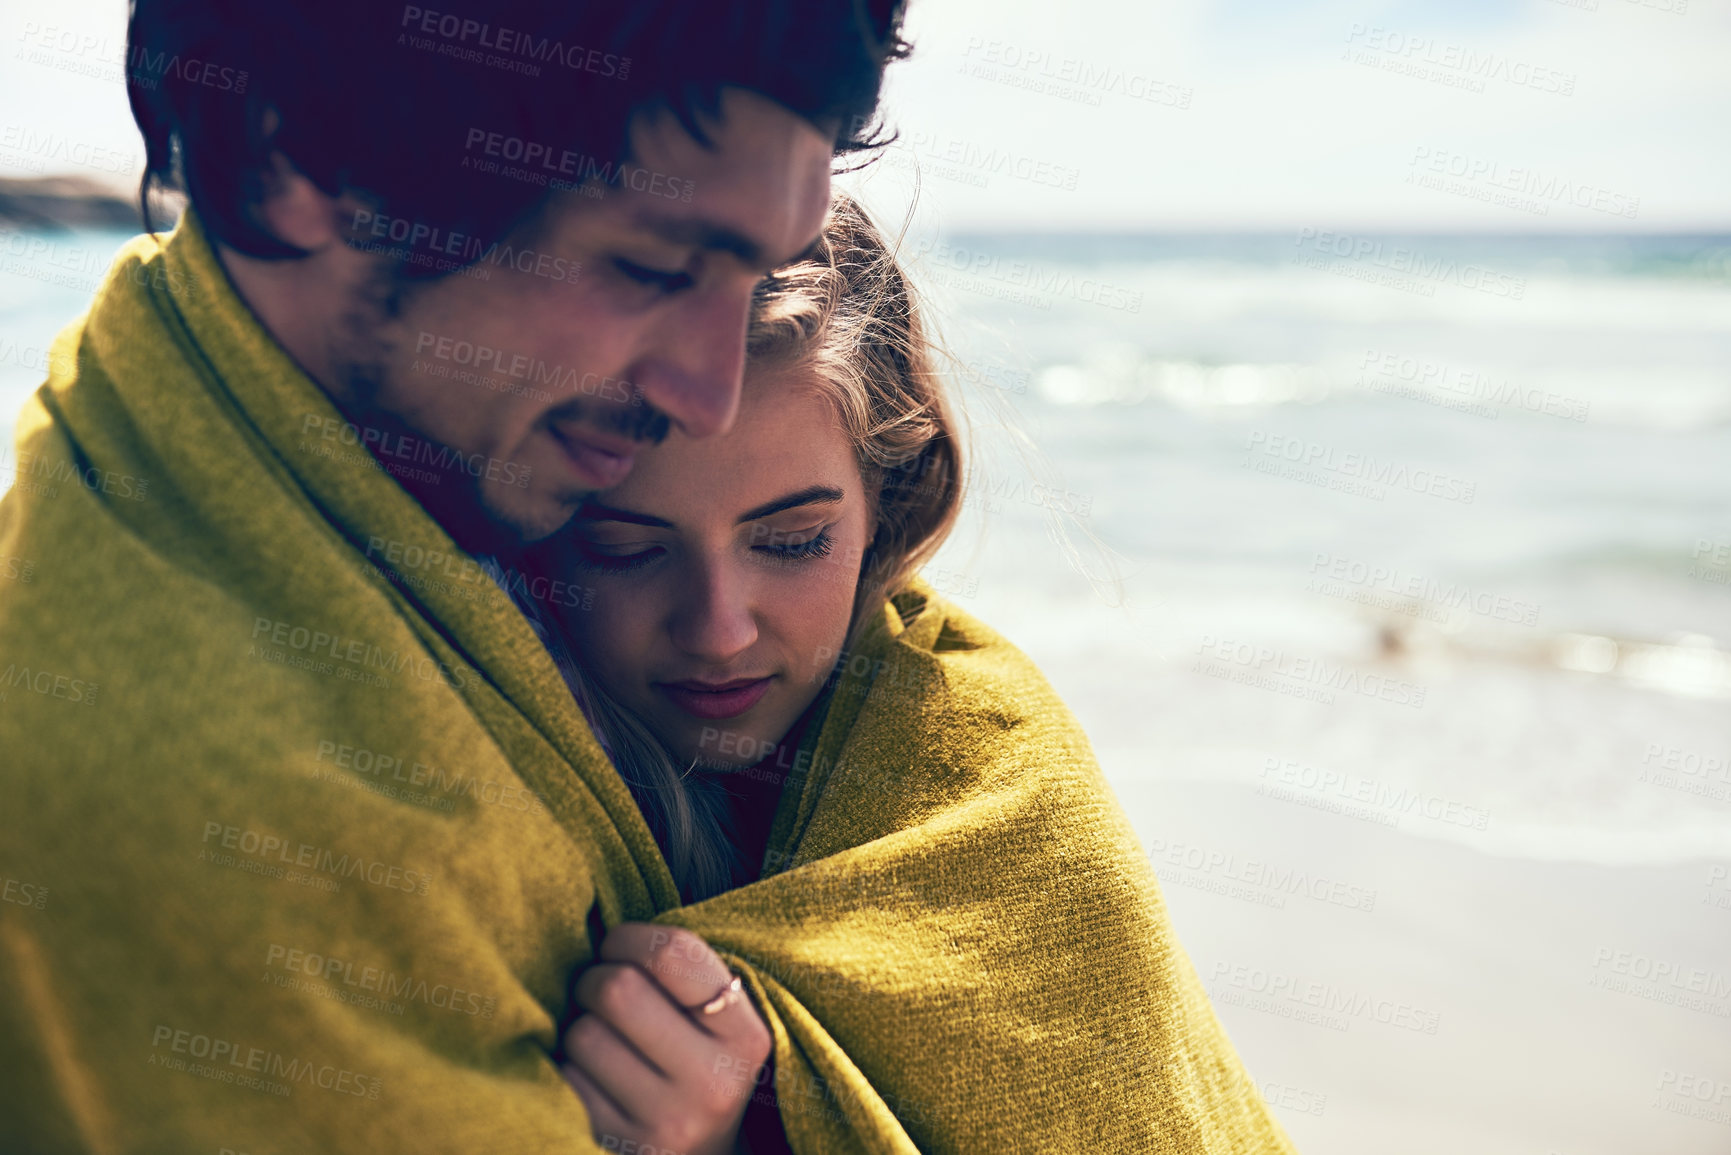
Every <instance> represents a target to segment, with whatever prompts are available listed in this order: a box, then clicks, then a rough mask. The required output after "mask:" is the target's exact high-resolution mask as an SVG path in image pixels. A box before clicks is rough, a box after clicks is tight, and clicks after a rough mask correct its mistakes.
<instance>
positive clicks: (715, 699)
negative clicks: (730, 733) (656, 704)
mask: <svg viewBox="0 0 1731 1155" xmlns="http://www.w3.org/2000/svg"><path fill="white" fill-rule="evenodd" d="M773 681H775V679H774V678H773V677H769V678H737V679H735V680H734V681H731V682H713V683H712V682H657V683H655V688H656V689H657V690H660V691H661V692H662V693H663V694H665V695H667V697H668V699H669V700H670V701H671V702H672V703H673V704H674V705H675V706H678V707H679V708H680V709H681V710H684V711H685V712H686V713H687V714H690V715H691V716H692V717H694V718H703V719H705V720H713V719H716V718H737V717H739V716H740V715H741V714H743V713H745V712H746V711H747V710H749V709H751V708H752V707H753V706H755V705H757V703H758V702H759V701H760V700H761V699H762V698H763V696H764V695H765V694H767V693H768V692H769V684H770V683H771V682H773Z"/></svg>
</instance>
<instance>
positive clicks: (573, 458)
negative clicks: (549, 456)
mask: <svg viewBox="0 0 1731 1155" xmlns="http://www.w3.org/2000/svg"><path fill="white" fill-rule="evenodd" d="M548 431H549V432H551V433H552V434H553V440H555V441H557V442H558V443H559V448H561V449H563V450H564V451H565V460H567V461H569V462H570V463H571V465H572V466H573V468H575V469H576V471H577V473H578V474H579V475H581V476H582V478H583V480H585V481H587V482H589V483H590V484H591V485H593V486H595V488H596V489H612V488H613V487H614V486H615V485H618V484H619V483H620V482H622V481H624V480H625V478H626V476H627V475H628V474H630V472H631V466H632V465H633V464H634V463H635V462H636V460H637V449H638V446H637V444H636V443H635V442H632V441H627V440H625V439H624V438H622V437H609V436H607V435H606V434H604V433H597V432H595V431H593V430H590V429H586V428H578V427H574V426H571V425H566V426H564V427H560V426H558V425H551V426H549V427H548Z"/></svg>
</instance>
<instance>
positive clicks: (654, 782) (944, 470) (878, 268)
mask: <svg viewBox="0 0 1731 1155" xmlns="http://www.w3.org/2000/svg"><path fill="white" fill-rule="evenodd" d="M746 350H747V359H748V366H747V372H748V373H758V372H763V371H769V370H776V371H802V372H803V371H809V376H810V379H811V383H812V385H813V386H814V387H815V388H816V389H818V390H819V392H821V393H822V395H823V396H825V397H827V398H828V399H829V401H830V402H831V405H832V407H833V409H834V411H835V416H836V420H837V422H838V423H839V424H840V426H841V428H842V429H843V430H844V431H845V432H846V433H847V435H848V438H849V439H850V440H851V441H852V443H853V446H854V454H855V458H856V460H857V461H858V463H859V469H860V476H861V478H862V479H863V481H864V486H865V492H866V494H867V495H868V497H869V498H870V500H871V502H872V524H873V525H874V527H875V528H874V531H873V533H872V536H871V539H870V542H869V544H868V546H867V548H866V551H865V554H864V556H863V557H862V559H861V562H860V572H859V584H858V587H857V590H856V592H855V596H854V605H853V613H852V617H851V619H850V621H849V628H848V645H849V646H850V647H851V646H852V644H853V642H854V641H855V640H856V639H857V638H858V636H859V634H860V632H861V630H862V629H863V628H865V627H866V626H867V625H868V624H869V623H870V622H871V621H872V620H873V618H874V617H875V615H876V613H877V611H878V608H879V607H880V606H882V604H883V602H884V599H885V598H886V597H888V596H890V595H892V594H894V593H896V592H898V591H899V590H900V589H901V588H902V587H903V586H904V585H905V584H906V583H907V580H908V579H909V578H910V577H911V576H912V575H913V574H914V572H915V571H916V570H918V569H919V568H920V566H922V565H924V564H925V563H926V562H927V561H928V560H929V559H930V558H931V556H932V555H933V554H934V553H936V552H937V550H938V547H939V546H941V545H942V544H943V541H944V538H945V537H946V536H948V534H949V532H950V530H951V528H952V527H953V526H954V525H955V522H956V518H957V516H958V514H959V513H960V510H961V502H962V465H963V462H962V446H961V438H960V430H959V428H958V426H957V423H956V414H955V411H954V409H953V408H952V405H951V402H950V400H949V398H948V397H947V395H946V392H945V388H944V382H943V378H942V376H941V374H940V372H939V369H938V365H939V361H940V356H941V354H940V349H939V346H938V345H937V343H936V341H935V340H934V338H933V336H932V335H931V333H930V332H929V330H928V329H927V327H926V324H925V321H924V318H923V317H922V316H921V311H920V308H919V305H918V302H917V300H916V298H915V295H914V293H913V291H912V289H911V288H910V287H909V285H908V282H907V279H906V277H905V276H904V275H903V273H902V269H901V267H900V265H899V264H898V263H897V261H896V257H895V253H894V251H893V250H892V248H891V246H890V244H889V243H888V241H886V239H885V237H884V234H883V232H882V231H881V230H880V229H879V228H878V227H877V226H876V225H875V224H874V223H873V222H872V220H871V218H870V217H869V216H868V215H867V214H866V211H865V210H864V209H863V208H862V207H861V206H860V205H859V204H858V203H857V202H856V201H854V200H853V199H852V198H851V197H849V196H847V195H846V194H845V193H838V194H837V195H836V196H835V198H834V200H833V201H832V202H831V205H830V211H829V215H828V217H827V218H826V220H825V223H824V228H823V232H822V234H821V235H820V236H819V238H818V240H817V243H816V244H815V245H814V246H813V247H812V250H811V251H810V253H809V254H808V255H807V256H806V257H804V258H803V259H801V260H799V261H796V262H794V263H793V264H791V265H789V266H787V267H786V268H783V269H780V270H778V271H777V272H776V273H775V274H774V275H772V276H770V277H768V278H767V279H765V280H764V281H763V283H762V284H760V285H759V286H758V288H757V291H756V294H755V298H754V301H753V309H752V320H751V328H750V331H749V334H748V336H747V339H746ZM580 662H581V656H580V655H579V663H580ZM578 679H579V684H578V686H577V690H578V696H579V699H580V700H581V701H582V702H583V706H584V711H585V713H586V714H587V715H588V717H589V722H590V725H591V726H592V727H593V728H594V729H595V732H596V734H597V736H598V737H599V738H600V739H601V741H602V744H603V745H604V746H606V747H607V750H608V752H609V754H610V755H611V757H612V758H613V762H614V765H615V766H616V767H618V769H619V772H620V775H621V776H622V777H623V778H624V779H625V781H626V782H627V783H628V784H629V785H630V786H631V790H632V793H633V795H634V796H635V797H636V799H637V803H638V806H639V807H640V808H641V809H642V811H643V814H644V817H645V818H646V819H648V821H649V825H650V828H651V830H653V831H654V832H655V835H656V838H657V840H658V841H659V842H660V844H661V847H662V850H663V852H664V854H665V856H666V858H667V863H668V866H669V867H670V868H671V869H672V871H673V877H674V880H675V881H676V882H677V883H678V884H679V889H680V894H681V895H682V896H683V897H684V898H685V900H686V901H697V900H700V899H702V898H706V897H708V896H710V895H712V894H716V893H719V892H720V891H722V890H726V889H728V888H729V887H731V886H733V885H736V884H738V883H739V882H741V881H744V880H749V879H750V878H752V877H755V868H756V866H757V864H756V863H747V862H743V861H742V860H741V857H740V855H739V852H738V848H737V846H735V845H734V842H733V840H732V839H731V838H730V837H729V834H728V831H727V829H726V819H725V814H726V809H725V798H724V793H723V792H724V790H725V786H724V782H725V778H726V774H725V773H721V774H718V775H715V776H713V777H711V776H707V775H699V774H693V773H692V769H691V768H687V769H685V770H684V771H683V772H682V771H681V770H680V768H679V767H678V766H677V765H676V763H675V761H674V759H673V757H672V756H671V755H670V754H669V752H668V751H667V749H666V747H664V746H663V745H662V744H661V742H660V741H659V740H658V739H657V738H656V737H655V736H654V734H653V733H651V732H650V730H649V728H648V727H647V726H646V725H645V724H644V723H643V722H642V720H641V719H639V718H637V717H636V716H635V715H634V714H632V713H631V712H630V711H629V710H627V709H625V708H624V707H623V706H621V705H619V704H618V703H617V702H614V701H613V700H612V699H611V697H610V696H609V695H607V694H605V693H604V692H602V691H601V690H600V688H599V687H598V686H597V685H596V684H595V679H594V678H593V677H592V676H587V675H585V674H583V673H582V672H581V671H579V673H578Z"/></svg>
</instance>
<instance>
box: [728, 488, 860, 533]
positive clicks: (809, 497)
mask: <svg viewBox="0 0 1731 1155" xmlns="http://www.w3.org/2000/svg"><path fill="white" fill-rule="evenodd" d="M846 496H847V495H846V494H844V493H843V492H842V491H841V490H839V489H837V488H836V487H835V486H833V485H808V486H806V487H805V488H804V489H801V490H798V491H797V492H794V493H790V494H788V495H787V496H786V497H778V498H776V499H775V500H774V501H766V502H764V503H763V504H762V505H760V506H758V507H757V508H756V509H751V510H747V511H746V512H745V513H744V514H743V515H741V517H740V519H739V524H740V525H744V524H745V523H746V522H748V521H757V520H758V519H759V518H764V517H771V516H773V515H775V514H778V513H781V512H783V511H784V510H789V509H795V508H798V507H799V506H802V505H834V504H835V503H836V502H838V501H841V500H842V499H843V498H844V497H846Z"/></svg>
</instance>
